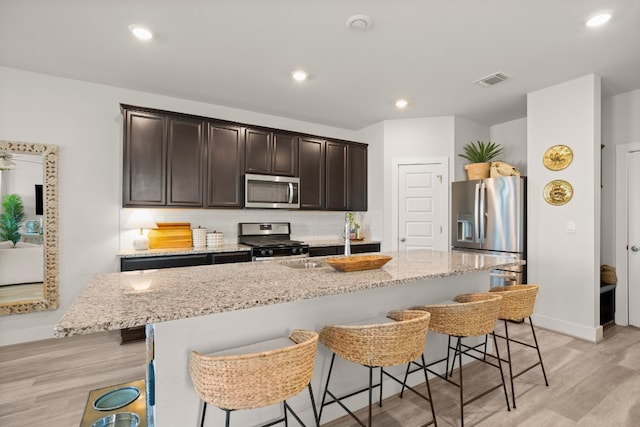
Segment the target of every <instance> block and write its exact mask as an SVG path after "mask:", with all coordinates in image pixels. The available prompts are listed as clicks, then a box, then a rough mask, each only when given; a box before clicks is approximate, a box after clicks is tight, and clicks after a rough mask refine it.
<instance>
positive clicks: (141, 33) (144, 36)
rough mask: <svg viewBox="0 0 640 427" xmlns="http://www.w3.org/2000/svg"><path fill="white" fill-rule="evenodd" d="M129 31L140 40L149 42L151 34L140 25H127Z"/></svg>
mask: <svg viewBox="0 0 640 427" xmlns="http://www.w3.org/2000/svg"><path fill="white" fill-rule="evenodd" d="M129 31H131V33H132V34H133V35H134V36H136V38H138V39H140V40H151V39H152V38H153V33H152V32H151V31H150V30H149V29H148V28H145V27H142V26H140V25H129Z"/></svg>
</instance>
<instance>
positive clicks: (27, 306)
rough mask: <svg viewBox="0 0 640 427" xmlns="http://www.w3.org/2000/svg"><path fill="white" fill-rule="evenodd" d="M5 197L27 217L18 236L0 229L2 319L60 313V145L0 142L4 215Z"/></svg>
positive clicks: (0, 196) (24, 217)
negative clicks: (34, 312) (11, 196)
mask: <svg viewBox="0 0 640 427" xmlns="http://www.w3.org/2000/svg"><path fill="white" fill-rule="evenodd" d="M6 195H17V196H19V197H15V196H13V198H14V199H16V198H19V200H20V201H21V202H22V203H21V204H22V206H23V212H24V215H23V218H22V220H21V221H19V227H14V228H16V231H15V232H14V233H13V235H9V234H7V232H6V230H5V229H0V232H2V234H0V315H7V314H19V313H30V312H33V311H41V310H53V309H56V308H58V302H59V271H58V147H57V146H56V145H45V144H31V143H27V142H14V141H0V215H3V213H4V208H3V207H2V204H1V203H2V201H3V200H5V196H6ZM14 205H15V204H14ZM17 222H18V221H16V223H17Z"/></svg>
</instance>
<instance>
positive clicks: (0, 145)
mask: <svg viewBox="0 0 640 427" xmlns="http://www.w3.org/2000/svg"><path fill="white" fill-rule="evenodd" d="M0 151H4V152H8V153H18V154H39V155H41V156H42V169H43V170H42V184H43V186H42V196H43V197H42V202H43V209H44V215H43V228H44V232H43V245H44V248H43V249H44V270H45V271H44V281H43V288H44V295H43V296H44V298H43V299H42V300H39V301H24V302H23V301H18V302H11V303H0V315H7V314H19V313H31V312H34V311H42V310H54V309H56V308H58V304H59V299H60V290H59V282H60V273H59V268H58V257H59V244H58V225H59V222H58V146H57V145H50V144H32V143H28V142H16V141H0Z"/></svg>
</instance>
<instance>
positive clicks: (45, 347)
mask: <svg viewBox="0 0 640 427" xmlns="http://www.w3.org/2000/svg"><path fill="white" fill-rule="evenodd" d="M519 327H527V326H526V325H513V326H511V327H510V332H511V331H512V330H515V329H518V328H519ZM605 337H606V338H605V340H603V341H602V342H600V343H598V344H592V343H587V342H584V341H580V340H577V339H573V338H570V337H567V336H564V335H560V334H556V333H553V332H550V331H545V330H538V338H539V341H540V346H541V348H542V352H543V360H544V363H545V367H546V369H547V375H548V377H549V383H550V385H549V387H545V386H544V381H543V379H542V374H541V372H540V370H539V369H534V370H532V371H530V372H528V373H526V374H524V375H522V376H521V377H520V378H518V379H516V392H517V398H518V400H517V404H518V408H517V409H515V410H512V411H511V412H507V410H506V407H505V402H504V395H503V394H502V392H501V391H500V390H497V391H494V392H493V393H491V394H489V395H488V396H486V397H484V398H482V399H479V400H478V401H476V402H474V403H472V404H470V405H468V406H466V409H465V411H466V412H465V423H466V425H469V426H471V425H475V426H492V427H493V426H526V427H533V426H541V427H542V426H544V427H547V426H554V427H555V426H629V427H632V426H633V427H635V426H639V425H640V330H639V329H635V328H623V327H618V326H613V327H611V328H609V329H607V330H605ZM119 342H120V337H119V334H117V333H114V332H110V333H102V334H94V335H87V336H81V337H72V338H64V339H51V340H45V341H39V342H33V343H27V344H19V345H13V346H5V347H0V426H3V427H22V426H32V427H39V426H43V427H44V426H47V427H69V426H77V425H79V423H80V418H81V416H82V412H83V410H84V407H85V404H86V399H87V395H88V393H89V391H91V390H94V389H97V388H101V387H106V386H110V385H114V384H119V383H123V382H127V381H131V380H135V379H139V378H143V377H144V364H145V357H146V356H145V347H144V343H133V344H127V345H119ZM427 342H428V341H427ZM501 348H502V347H501ZM532 352H533V350H529V349H523V350H519V351H518V352H517V354H516V355H515V356H514V358H515V361H514V363H528V361H532V360H534V359H533V358H534V357H535V353H534V352H533V354H531V353H532ZM486 368H487V367H486V366H485V365H482V364H480V363H477V364H474V365H473V366H469V368H468V369H467V368H466V367H465V371H464V372H465V379H469V380H468V381H465V392H469V393H470V394H471V393H473V392H474V387H475V386H476V384H475V383H474V381H472V380H471V378H477V379H480V380H482V381H493V380H495V379H496V378H498V377H497V371H496V370H495V369H491V368H490V369H489V370H487V369H486ZM415 375H419V374H415ZM454 375H455V374H454ZM431 387H432V393H433V396H434V402H435V406H436V415H437V418H438V425H439V426H454V425H459V418H458V417H459V415H458V406H457V402H458V400H457V399H458V398H457V393H458V390H457V388H455V387H453V386H451V385H449V384H447V383H445V382H444V381H442V380H439V379H434V380H432V381H431ZM425 403H426V402H424V401H422V400H420V399H418V398H415V397H413V396H411V394H410V393H409V394H407V395H406V396H405V398H404V399H399V398H397V397H392V398H389V399H386V400H385V401H384V403H383V407H382V409H379V408H378V409H376V410H375V414H376V416H377V417H376V419H375V420H374V425H376V426H380V427H411V426H418V425H421V424H422V423H423V422H424V421H425V419H426V417H427V415H428V411H427V409H426V407H425ZM292 425H295V423H292ZM326 425H327V426H330V427H351V426H355V423H354V422H353V421H352V420H351V419H350V418H348V417H345V418H342V419H340V420H337V421H334V422H332V423H329V424H326ZM176 427H182V426H176Z"/></svg>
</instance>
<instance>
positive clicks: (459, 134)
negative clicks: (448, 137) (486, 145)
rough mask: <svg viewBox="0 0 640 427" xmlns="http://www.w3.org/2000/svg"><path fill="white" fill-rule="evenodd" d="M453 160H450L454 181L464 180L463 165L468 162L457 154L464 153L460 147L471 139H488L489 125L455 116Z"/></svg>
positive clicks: (465, 174)
mask: <svg viewBox="0 0 640 427" xmlns="http://www.w3.org/2000/svg"><path fill="white" fill-rule="evenodd" d="M454 136H455V144H454V147H455V148H454V150H455V151H454V152H455V156H454V157H453V159H454V161H453V162H452V163H453V165H452V167H453V170H454V172H453V173H452V175H453V177H454V180H455V181H464V180H466V179H467V172H466V171H465V170H464V165H466V164H467V163H469V161H468V160H467V159H463V158H462V157H460V156H459V154H462V153H464V150H463V149H462V147H464V146H465V145H466V144H468V143H469V142H471V141H474V142H475V141H484V142H487V141H489V126H486V125H483V124H481V123H477V122H472V121H471V120H467V119H463V118H461V117H456V118H455V127H454Z"/></svg>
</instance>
